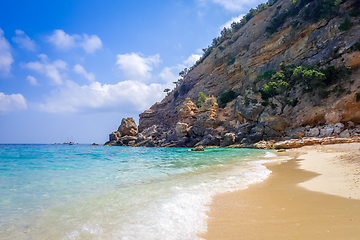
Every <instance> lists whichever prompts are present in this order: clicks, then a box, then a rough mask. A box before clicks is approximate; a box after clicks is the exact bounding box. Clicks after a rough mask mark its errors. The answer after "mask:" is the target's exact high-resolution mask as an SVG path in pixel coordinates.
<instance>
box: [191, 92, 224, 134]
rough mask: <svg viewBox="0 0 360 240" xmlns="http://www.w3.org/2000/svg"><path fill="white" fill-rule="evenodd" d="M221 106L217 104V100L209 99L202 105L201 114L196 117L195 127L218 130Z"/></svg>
mask: <svg viewBox="0 0 360 240" xmlns="http://www.w3.org/2000/svg"><path fill="white" fill-rule="evenodd" d="M218 109H219V106H218V104H217V103H216V98H214V97H208V98H206V100H205V101H204V102H203V103H202V104H201V108H200V109H199V114H198V115H197V117H196V121H195V123H194V124H195V126H197V127H201V128H216V127H217V120H216V118H217V112H218Z"/></svg>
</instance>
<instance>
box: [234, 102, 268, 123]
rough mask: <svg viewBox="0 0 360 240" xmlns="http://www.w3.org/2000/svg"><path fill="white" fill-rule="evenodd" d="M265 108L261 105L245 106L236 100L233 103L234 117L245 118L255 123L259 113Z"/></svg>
mask: <svg viewBox="0 0 360 240" xmlns="http://www.w3.org/2000/svg"><path fill="white" fill-rule="evenodd" d="M264 109H265V107H264V106H263V105H261V104H259V103H258V104H250V105H249V106H245V105H244V104H243V103H242V101H241V99H238V100H237V101H236V103H235V112H236V115H238V116H241V117H243V118H246V119H247V120H250V121H253V122H255V121H257V120H258V118H259V116H260V115H261V113H262V112H263V111H264Z"/></svg>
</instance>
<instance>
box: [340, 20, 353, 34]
mask: <svg viewBox="0 0 360 240" xmlns="http://www.w3.org/2000/svg"><path fill="white" fill-rule="evenodd" d="M352 26H353V23H352V22H351V21H350V19H349V18H348V17H346V18H345V20H344V21H343V22H342V23H341V24H340V26H339V29H340V30H341V31H347V30H349V29H350V28H351V27H352Z"/></svg>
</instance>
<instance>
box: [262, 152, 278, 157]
mask: <svg viewBox="0 0 360 240" xmlns="http://www.w3.org/2000/svg"><path fill="white" fill-rule="evenodd" d="M264 157H265V158H274V157H277V155H276V154H275V153H273V152H266V153H265V156H264Z"/></svg>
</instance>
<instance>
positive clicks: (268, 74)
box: [256, 69, 276, 81]
mask: <svg viewBox="0 0 360 240" xmlns="http://www.w3.org/2000/svg"><path fill="white" fill-rule="evenodd" d="M275 74H276V71H274V70H273V69H269V70H266V71H265V72H263V73H262V74H260V75H259V76H257V77H256V80H257V81H261V80H271V78H272V76H274V75H275Z"/></svg>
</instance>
